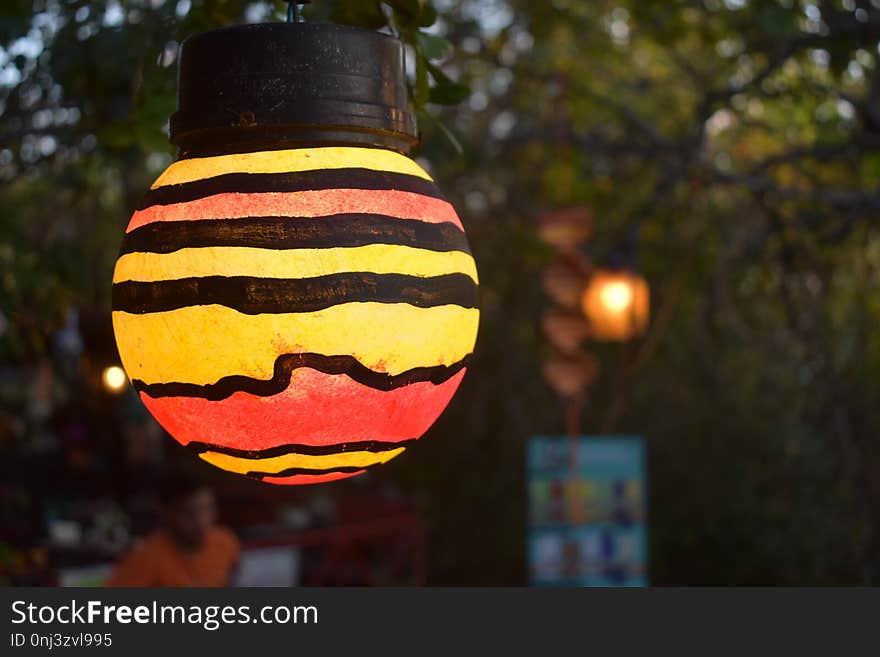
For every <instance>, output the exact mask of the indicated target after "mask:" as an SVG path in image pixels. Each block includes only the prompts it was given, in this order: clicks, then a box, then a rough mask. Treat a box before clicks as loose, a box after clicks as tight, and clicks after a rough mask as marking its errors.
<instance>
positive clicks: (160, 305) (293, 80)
mask: <svg viewBox="0 0 880 657" xmlns="http://www.w3.org/2000/svg"><path fill="white" fill-rule="evenodd" d="M178 101H179V110H178V112H177V113H176V114H174V116H173V117H172V119H171V140H172V142H173V143H174V144H176V145H177V146H179V147H180V149H181V158H180V159H179V160H178V161H176V162H175V163H173V164H172V165H171V166H170V167H168V169H167V170H166V171H165V172H164V173H162V174H161V175H160V176H159V178H158V180H156V182H155V183H154V184H153V186H152V187H151V189H150V190H149V192H148V193H147V194H146V196H145V197H144V199H143V202H142V203H141V204H140V206H139V207H138V209H137V211H136V212H135V213H134V215H133V216H132V218H131V221H130V223H129V225H128V228H127V229H126V233H125V238H124V240H123V243H122V249H121V254H120V256H119V259H118V261H117V263H116V269H115V272H114V277H113V325H114V330H115V334H116V341H117V345H118V347H119V353H120V356H121V358H122V362H123V365H124V367H125V370H126V372H127V373H128V376H129V377H130V378H131V380H132V384H133V386H134V388H135V389H136V390H137V392H138V394H139V395H140V398H141V400H142V401H143V403H144V404H145V405H146V407H147V408H148V409H149V410H150V412H151V413H152V414H153V415H154V416H155V418H156V419H157V420H158V421H159V423H160V424H162V426H163V427H164V428H165V429H166V430H167V431H168V432H169V433H170V434H171V435H172V436H173V437H174V438H175V439H176V440H177V441H178V442H180V443H181V444H183V445H187V446H189V447H190V448H192V449H193V450H195V451H197V452H198V454H199V456H200V457H201V458H202V459H203V460H205V461H207V462H208V463H211V464H213V465H215V466H217V467H220V468H223V469H225V470H229V471H232V472H236V473H240V474H243V475H248V476H251V477H255V478H257V479H261V480H262V481H265V482H269V483H275V484H308V483H316V482H322V481H331V480H335V479H342V478H345V477H350V476H353V475H356V474H358V473H361V472H363V471H364V470H366V469H367V468H370V467H372V466H375V465H378V464H381V463H385V462H387V461H389V460H390V459H392V458H394V457H396V456H397V455H399V454H400V453H402V452H403V451H404V450H405V449H406V447H407V446H408V445H409V444H411V443H412V442H413V441H415V440H417V439H418V438H419V437H421V436H422V435H423V434H424V432H425V431H426V430H427V429H428V428H429V427H430V426H431V424H432V423H433V422H434V421H435V420H436V419H437V417H438V416H439V415H440V413H441V412H442V411H443V409H444V408H445V407H446V405H447V403H448V402H449V400H450V399H451V397H452V395H453V394H454V393H455V390H456V388H457V387H458V385H459V383H460V382H461V379H462V377H463V376H464V373H465V366H466V363H467V360H468V357H469V355H470V354H471V352H472V351H473V347H474V342H475V339H476V333H477V324H478V318H479V311H478V308H477V300H478V297H477V272H476V267H475V264H474V260H473V258H472V256H471V254H470V250H469V248H468V243H467V239H466V237H465V234H464V230H463V228H462V224H461V221H460V220H459V218H458V216H457V215H456V212H455V210H454V209H453V207H452V206H451V205H450V204H449V202H447V201H446V199H445V198H444V197H443V195H442V193H441V192H440V190H439V189H438V188H437V186H436V185H435V184H434V181H433V180H432V179H431V177H430V176H429V175H428V173H426V172H425V171H424V169H422V167H420V166H419V165H418V164H417V163H416V162H414V161H413V160H411V159H410V158H409V157H408V156H407V154H408V152H409V148H410V147H411V145H412V144H413V143H414V142H415V141H416V126H415V121H414V118H413V116H412V114H411V113H410V112H409V111H408V105H407V93H406V86H405V77H404V72H403V49H402V45H401V44H400V42H399V41H397V40H396V39H393V38H391V37H389V36H386V35H382V34H379V33H376V32H372V31H368V30H360V29H356V28H349V27H342V26H337V25H328V24H284V23H279V24H270V25H251V26H242V27H234V28H228V29H223V30H216V31H212V32H207V33H204V34H200V35H197V36H195V37H192V38H190V39H188V40H187V41H186V42H184V44H183V46H182V51H181V59H180V71H179V92H178Z"/></svg>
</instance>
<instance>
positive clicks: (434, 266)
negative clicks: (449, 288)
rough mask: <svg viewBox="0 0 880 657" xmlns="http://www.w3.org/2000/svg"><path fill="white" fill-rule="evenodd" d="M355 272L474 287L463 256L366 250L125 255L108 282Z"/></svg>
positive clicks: (240, 249) (223, 249)
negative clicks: (448, 278)
mask: <svg viewBox="0 0 880 657" xmlns="http://www.w3.org/2000/svg"><path fill="white" fill-rule="evenodd" d="M358 271H368V272H375V273H377V274H408V275H410V276H440V275H443V274H454V273H459V272H460V273H463V274H467V275H468V276H470V277H471V278H472V279H474V282H476V281H477V268H476V265H475V264H474V259H473V258H472V257H471V256H470V255H468V254H467V253H463V252H461V251H449V252H446V253H440V252H437V251H427V250H425V249H418V248H415V247H411V246H397V245H391V244H369V245H367V246H358V247H352V248H348V247H337V248H331V249H288V250H280V251H279V250H277V249H259V248H252V247H247V246H235V247H228V246H209V247H202V248H189V249H180V250H179V251H174V252H173V253H127V254H125V255H123V256H122V257H120V258H119V260H118V261H117V262H116V270H115V271H114V272H113V282H114V283H118V282H120V281H163V280H169V279H175V278H186V277H190V276H260V277H265V278H309V277H312V276H325V275H328V274H338V273H344V272H358Z"/></svg>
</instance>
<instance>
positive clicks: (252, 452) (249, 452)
mask: <svg viewBox="0 0 880 657" xmlns="http://www.w3.org/2000/svg"><path fill="white" fill-rule="evenodd" d="M416 440H417V439H416V438H413V439H410V440H401V441H400V442H398V443H388V442H383V441H381V440H363V441H360V442H350V443H337V444H336V445H279V446H278V447H270V448H268V449H236V448H235V447H222V446H220V445H212V444H211V443H200V442H191V443H188V444H187V445H186V446H187V448H189V449H192V450H194V451H196V452H198V453H200V454H201V453H204V452H216V453H218V454H227V455H228V456H237V457H239V458H244V459H270V458H274V457H276V456H285V455H287V454H303V455H305V456H328V455H331V454H345V453H347V452H390V451H391V450H394V449H397V448H399V447H409V446H410V445H411V444H412V443H414V442H416Z"/></svg>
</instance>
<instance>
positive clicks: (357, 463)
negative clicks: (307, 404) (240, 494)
mask: <svg viewBox="0 0 880 657" xmlns="http://www.w3.org/2000/svg"><path fill="white" fill-rule="evenodd" d="M404 449H405V448H404V447H398V448H397V449H391V450H388V451H387V452H340V453H339V454H327V455H326V456H311V455H306V454H285V455H284V456H274V457H272V458H267V459H244V458H239V457H237V456H229V455H228V454H220V453H218V452H205V453H204V454H199V457H201V458H202V459H204V460H205V461H207V462H208V463H210V464H211V465H216V466H217V467H218V468H223V469H224V470H229V471H230V472H238V473H241V474H245V473H247V472H269V473H272V474H276V473H278V472H282V471H284V470H287V469H288V468H308V469H310V470H331V469H333V468H345V467H354V468H366V467H369V466H371V465H379V464H380V463H387V462H388V461H390V460H391V459H393V458H394V457H395V456H398V455H400V454H401V453H403V451H404Z"/></svg>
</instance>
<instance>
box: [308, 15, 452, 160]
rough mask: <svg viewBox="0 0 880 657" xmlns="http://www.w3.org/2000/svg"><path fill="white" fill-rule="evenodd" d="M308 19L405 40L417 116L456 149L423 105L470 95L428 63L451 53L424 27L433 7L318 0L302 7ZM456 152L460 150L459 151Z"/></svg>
mask: <svg viewBox="0 0 880 657" xmlns="http://www.w3.org/2000/svg"><path fill="white" fill-rule="evenodd" d="M303 14H304V16H306V17H307V18H309V19H311V20H329V21H332V22H334V23H341V24H344V25H354V26H357V27H365V28H370V29H387V30H390V31H391V32H393V33H394V34H396V35H397V36H398V37H399V38H400V39H401V40H402V41H403V42H404V43H405V44H407V45H408V46H409V47H410V48H411V49H412V52H413V54H414V58H415V75H414V79H413V82H412V84H411V85H410V99H411V100H412V104H413V107H414V109H415V111H416V112H417V114H418V115H419V116H420V117H424V118H427V120H429V121H431V122H432V123H433V124H435V125H438V128H439V130H440V132H441V134H442V135H443V136H444V137H445V138H446V139H447V141H448V142H449V143H450V144H451V145H452V146H453V147H454V148H455V149H456V150H459V149H460V148H461V146H460V144H459V142H458V140H457V139H456V138H455V136H454V135H453V134H452V132H451V131H450V130H449V128H447V127H446V126H445V125H442V122H441V121H440V120H439V119H438V118H437V117H436V116H435V115H433V114H431V111H430V109H429V108H428V107H427V105H428V104H429V103H434V104H438V105H458V104H459V103H461V102H463V101H465V100H467V98H468V96H469V95H470V88H469V87H468V85H466V84H463V83H461V82H456V81H454V80H452V79H451V78H450V77H449V76H448V75H446V74H445V73H444V72H443V71H442V70H441V69H440V67H439V66H437V65H436V64H434V63H432V61H436V60H444V59H447V58H448V57H449V56H450V55H452V53H453V51H454V48H453V45H452V43H451V42H450V41H449V40H448V39H445V38H444V37H442V36H439V35H437V34H433V33H429V32H426V31H424V30H425V28H430V27H431V26H433V25H434V23H436V21H437V17H438V15H437V10H436V9H435V8H434V6H433V4H432V3H431V2H428V1H426V0H393V1H385V2H381V1H379V0H375V1H372V0H371V1H367V2H364V1H363V0H319V1H317V2H315V3H313V4H311V5H308V6H307V7H305V8H304V10H303ZM459 152H460V151H459Z"/></svg>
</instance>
